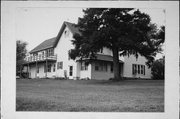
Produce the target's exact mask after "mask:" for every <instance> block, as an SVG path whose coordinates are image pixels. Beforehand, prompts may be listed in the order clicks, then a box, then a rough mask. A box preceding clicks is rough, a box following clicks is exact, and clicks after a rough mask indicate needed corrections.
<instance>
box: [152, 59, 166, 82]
mask: <svg viewBox="0 0 180 119" xmlns="http://www.w3.org/2000/svg"><path fill="white" fill-rule="evenodd" d="M151 71H152V78H153V79H156V80H158V79H164V71H165V57H163V58H161V59H158V60H156V61H154V62H153V64H152V69H151Z"/></svg>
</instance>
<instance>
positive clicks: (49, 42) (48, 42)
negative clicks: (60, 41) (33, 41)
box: [30, 37, 56, 53]
mask: <svg viewBox="0 0 180 119" xmlns="http://www.w3.org/2000/svg"><path fill="white" fill-rule="evenodd" d="M55 41H56V37H54V38H51V39H48V40H45V41H44V42H42V43H41V44H39V45H38V46H37V47H35V48H34V49H33V50H31V51H30V53H33V52H37V51H41V50H44V49H48V48H52V47H53V46H54V44H55Z"/></svg>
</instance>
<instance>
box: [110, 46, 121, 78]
mask: <svg viewBox="0 0 180 119" xmlns="http://www.w3.org/2000/svg"><path fill="white" fill-rule="evenodd" d="M112 51H113V69H114V80H116V81H119V80H121V79H122V78H121V75H120V68H119V53H118V48H116V47H113V50H112Z"/></svg>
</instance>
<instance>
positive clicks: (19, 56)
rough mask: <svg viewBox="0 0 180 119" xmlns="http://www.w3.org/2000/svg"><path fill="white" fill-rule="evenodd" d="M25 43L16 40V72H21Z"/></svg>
mask: <svg viewBox="0 0 180 119" xmlns="http://www.w3.org/2000/svg"><path fill="white" fill-rule="evenodd" d="M26 46H27V43H26V42H24V41H21V40H17V41H16V72H17V73H18V72H22V67H23V63H24V62H25V61H24V58H25V57H26V53H27V50H26Z"/></svg>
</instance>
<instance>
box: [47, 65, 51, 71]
mask: <svg viewBox="0 0 180 119" xmlns="http://www.w3.org/2000/svg"><path fill="white" fill-rule="evenodd" d="M47 71H48V72H51V64H48V67H47Z"/></svg>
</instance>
